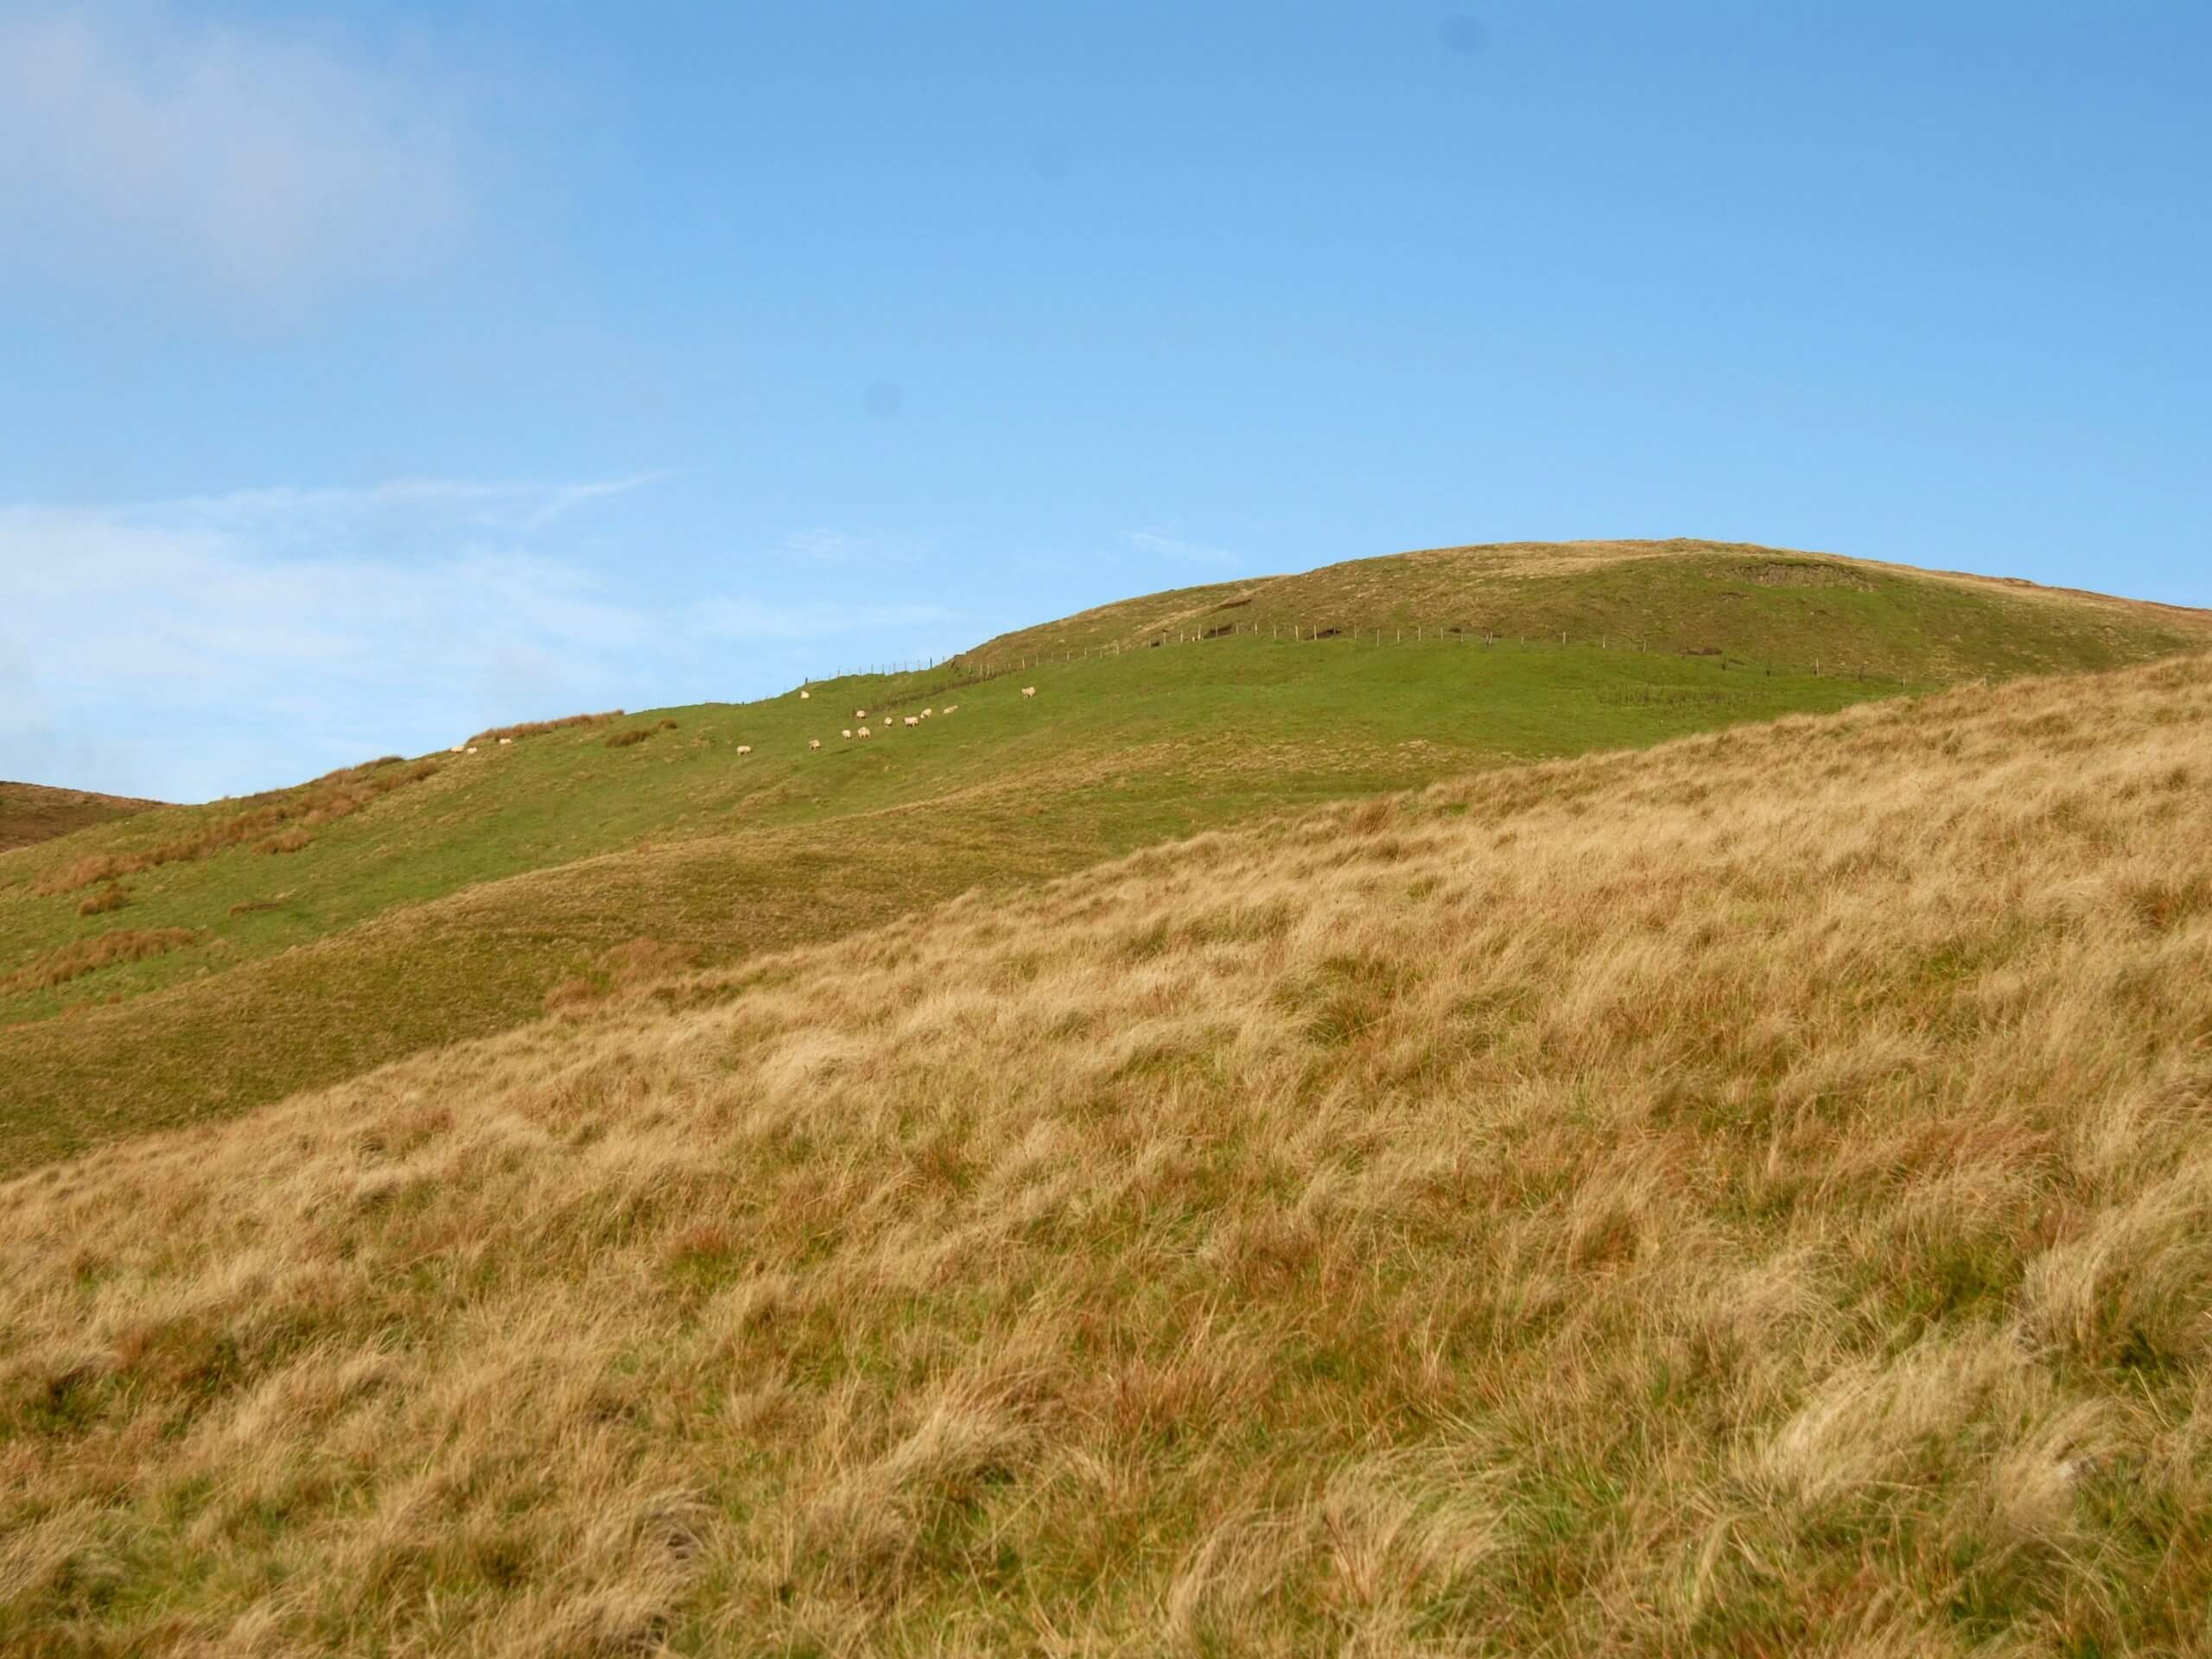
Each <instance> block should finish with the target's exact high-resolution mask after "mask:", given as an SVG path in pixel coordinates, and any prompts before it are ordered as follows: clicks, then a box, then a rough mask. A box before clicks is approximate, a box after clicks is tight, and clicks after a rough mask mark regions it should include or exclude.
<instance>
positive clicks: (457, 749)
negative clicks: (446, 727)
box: [453, 743, 468, 754]
mask: <svg viewBox="0 0 2212 1659" xmlns="http://www.w3.org/2000/svg"><path fill="white" fill-rule="evenodd" d="M467 747H468V745H467V744H466V743H456V744H454V746H453V752H454V753H455V754H459V753H461V752H462V751H463V750H464V749H466V748H467Z"/></svg>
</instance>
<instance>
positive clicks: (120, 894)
mask: <svg viewBox="0 0 2212 1659" xmlns="http://www.w3.org/2000/svg"><path fill="white" fill-rule="evenodd" d="M129 903H130V884H129V883H127V882H123V881H118V882H115V883H114V884H113V885H111V886H109V887H103V888H101V889H100V890H99V892H98V893H94V894H93V895H92V897H91V898H89V899H83V900H81V901H79V904H78V906H77V913H78V914H79V916H105V915H107V914H109V913H110V912H113V911H118V910H121V909H122V908H123V907H124V906H126V905H128V904H129Z"/></svg>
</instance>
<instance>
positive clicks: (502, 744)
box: [499, 737, 514, 749]
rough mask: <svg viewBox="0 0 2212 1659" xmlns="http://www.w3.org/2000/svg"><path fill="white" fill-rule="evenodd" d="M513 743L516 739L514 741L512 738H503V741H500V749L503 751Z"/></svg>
mask: <svg viewBox="0 0 2212 1659" xmlns="http://www.w3.org/2000/svg"><path fill="white" fill-rule="evenodd" d="M513 741H514V739H512V737H503V738H501V739H500V740H499V747H501V748H503V749H504V748H505V747H507V745H508V744H510V743H512V742H513Z"/></svg>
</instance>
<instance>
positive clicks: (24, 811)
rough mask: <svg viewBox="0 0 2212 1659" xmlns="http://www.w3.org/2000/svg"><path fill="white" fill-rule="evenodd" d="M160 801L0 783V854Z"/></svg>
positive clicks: (118, 816)
mask: <svg viewBox="0 0 2212 1659" xmlns="http://www.w3.org/2000/svg"><path fill="white" fill-rule="evenodd" d="M161 804H162V803H161V802H159V801H141V800H134V799H132V798H130V797H129V796H127V795H99V794H94V793H93V792H92V791H90V790H83V789H53V788H49V787H48V786H47V785H43V784H11V783H7V782H4V781H0V853H4V852H6V851H8V850H9V849H11V848H16V847H30V846H35V845H36V844H37V843H38V842H41V841H51V840H53V839H54V837H55V836H66V835H69V834H71V833H72V832H73V831H75V830H79V829H86V828H88V827H89V826H91V825H92V824H96V823H109V822H111V820H113V819H116V818H127V817H130V815H131V814H132V813H134V812H144V811H149V810H152V809H153V808H155V807H158V806H159V805H161Z"/></svg>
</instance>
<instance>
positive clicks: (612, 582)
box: [0, 473, 960, 799]
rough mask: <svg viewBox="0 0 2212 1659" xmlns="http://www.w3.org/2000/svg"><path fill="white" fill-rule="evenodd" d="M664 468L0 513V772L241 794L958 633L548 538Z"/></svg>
mask: <svg viewBox="0 0 2212 1659" xmlns="http://www.w3.org/2000/svg"><path fill="white" fill-rule="evenodd" d="M660 476H662V475H661V474H644V473H641V474H633V475H630V476H627V477H622V478H615V479H610V480H589V481H584V482H576V483H563V484H541V485H528V484H513V483H498V482H483V481H478V480H465V479H406V480H393V481H391V482H388V483H385V484H380V485H377V486H372V487H368V488H362V489H338V490H303V489H296V488H281V489H263V490H250V491H239V492H236V493H230V494H225V495H215V496H197V497H191V498H186V499H177V500H172V501H166V502H156V503H140V504H131V505H111V506H54V505H13V506H0V776H6V777H26V778H30V779H40V780H46V781H54V782H63V783H77V784H80V785H85V786H88V787H95V788H102V787H104V788H111V789H115V790H117V791H119V792H123V793H130V794H149V795H157V796H162V797H166V798H173V799H174V798H187V799H189V798H202V797H205V796H207V795H212V794H214V793H218V792H231V793H238V792H243V791H245V790H247V789H251V788H259V787H265V786H267V785H270V784H274V783H278V782H283V781H287V780H289V779H296V778H300V777H305V776H310V775H312V774H314V773H315V772H319V771H321V770H324V769H326V768H327V766H334V765H337V764H340V763H341V762H343V761H345V760H346V759H347V758H348V757H351V758H353V759H355V760H358V759H359V758H361V755H362V754H363V753H377V752H380V751H383V750H386V749H394V748H404V749H408V750H410V751H419V750H423V749H428V748H432V747H437V746H439V745H442V744H443V743H448V742H450V741H454V739H455V738H456V737H459V736H461V735H464V734H466V733H467V732H468V731H470V730H474V729H475V728H478V727H480V726H483V725H487V724H491V723H493V722H495V721H498V720H501V719H508V718H514V717H517V716H518V715H527V714H531V713H541V714H542V713H559V712H563V711H565V710H567V709H572V708H575V707H582V706H584V705H587V704H589V705H593V706H601V705H606V704H611V703H621V702H629V703H631V704H632V705H633V706H637V705H639V704H641V703H643V702H650V701H660V700H669V701H687V700H691V698H695V697H697V696H716V697H726V696H732V695H734V694H739V695H741V694H744V693H745V692H747V691H754V692H757V691H761V690H769V689H771V686H770V685H769V684H766V683H761V682H762V680H763V677H768V676H779V675H781V674H784V673H788V675H789V677H790V679H791V680H794V681H795V680H797V679H798V678H799V677H801V676H802V675H804V674H807V673H815V674H820V673H823V672H827V671H831V670H833V669H834V668H836V666H837V665H838V664H837V662H836V659H837V658H849V659H851V660H860V659H862V658H869V659H872V658H875V657H877V656H879V655H880V656H885V657H888V656H894V655H896V656H911V655H914V654H917V653H918V652H919V651H921V650H922V649H924V648H925V645H935V643H936V642H938V641H941V640H943V639H944V637H945V636H946V634H947V633H948V632H950V630H951V629H952V628H953V627H955V626H957V624H958V622H959V620H960V619H959V618H958V617H957V614H956V613H953V612H950V611H948V610H946V609H944V608H943V607H938V606H933V605H918V604H898V603H881V602H878V603H859V602H851V603H848V602H842V601H806V602H798V603H793V602H788V601H785V600H782V599H779V597H777V596H776V594H774V592H773V591H772V590H770V591H766V592H762V591H755V592H746V591H742V586H741V584H742V583H743V582H744V580H745V579H744V578H743V577H741V576H734V577H732V578H727V579H726V580H732V581H734V582H736V583H738V584H740V590H739V591H735V592H733V591H728V590H727V589H725V590H723V591H715V592H709V593H706V594H698V593H696V592H686V591H683V588H682V587H681V585H680V584H654V583H640V582H638V581H637V580H635V579H634V578H633V577H631V576H629V575H627V574H626V572H625V571H623V570H620V569H607V570H603V569H598V568H594V566H593V564H592V563H590V562H589V561H588V560H587V559H585V558H583V557H581V556H578V555H577V554H576V553H575V551H574V550H573V549H568V550H564V546H563V534H562V532H564V531H566V530H567V528H568V521H569V518H570V517H571V516H572V515H575V514H579V513H582V512H587V511H588V510H590V509H591V508H593V507H594V506H596V505H600V504H604V503H607V502H608V501H610V500H611V499H613V498H616V497H619V496H621V495H624V494H626V493H629V492H632V491H634V490H638V489H641V488H643V487H645V486H646V485H647V484H649V483H651V482H652V481H653V480H655V479H657V478H658V477H660ZM574 539H575V538H574V537H569V540H570V541H574ZM733 642H742V643H744V644H746V645H749V646H750V647H751V649H750V651H749V652H743V653H739V658H740V660H736V661H733V653H732V652H731V650H730V646H731V645H732V643H733ZM776 683H781V682H780V680H779V681H777V682H776ZM686 692H688V693H689V694H690V695H689V696H684V695H683V694H684V693H686Z"/></svg>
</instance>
